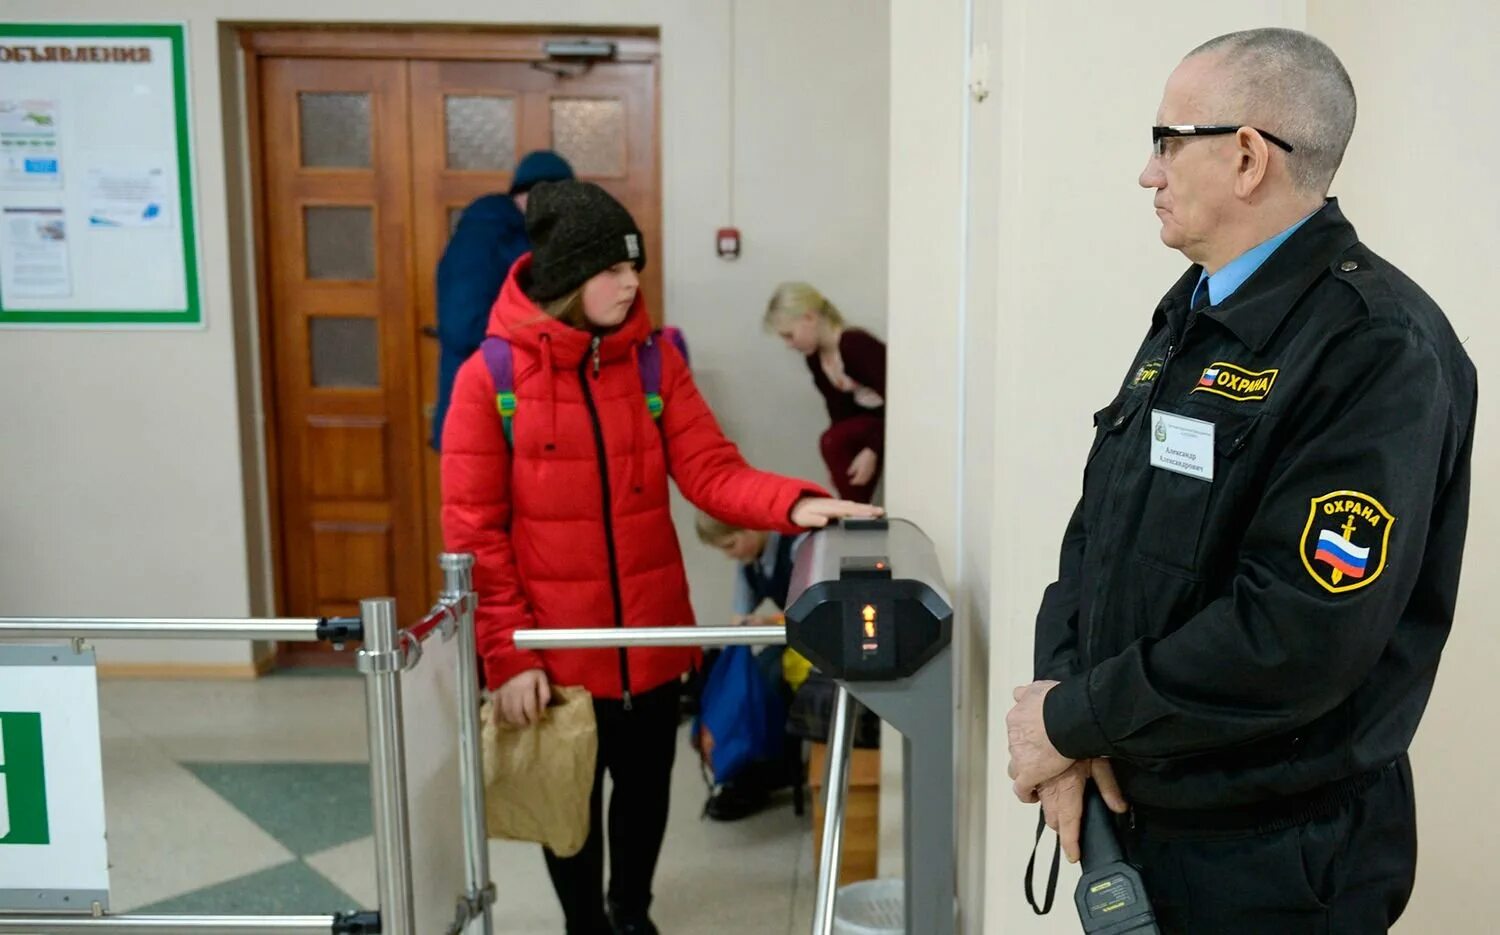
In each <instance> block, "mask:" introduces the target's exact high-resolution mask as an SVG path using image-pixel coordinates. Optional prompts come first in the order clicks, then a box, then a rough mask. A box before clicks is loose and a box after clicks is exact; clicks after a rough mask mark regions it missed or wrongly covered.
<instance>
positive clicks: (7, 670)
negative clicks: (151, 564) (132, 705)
mask: <svg viewBox="0 0 1500 935" xmlns="http://www.w3.org/2000/svg"><path fill="white" fill-rule="evenodd" d="M96 902H97V903H99V904H100V906H101V907H103V908H108V907H109V856H108V849H107V847H106V844H105V837H104V774H103V769H102V767H101V765H100V753H99V688H98V682H97V680H96V678H95V670H94V653H93V650H84V651H83V652H74V651H73V648H72V647H71V646H67V645H54V646H24V645H0V911H5V910H11V911H20V912H35V911H69V910H76V911H78V912H89V911H91V910H92V909H93V906H94V903H96Z"/></svg>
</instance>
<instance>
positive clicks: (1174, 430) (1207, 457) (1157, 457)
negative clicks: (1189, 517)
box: [1151, 409, 1214, 481]
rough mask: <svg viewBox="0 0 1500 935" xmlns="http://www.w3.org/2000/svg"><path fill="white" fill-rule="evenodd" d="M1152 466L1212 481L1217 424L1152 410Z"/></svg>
mask: <svg viewBox="0 0 1500 935" xmlns="http://www.w3.org/2000/svg"><path fill="white" fill-rule="evenodd" d="M1151 466H1152V467H1159V468H1161V469H1162V470H1164V471H1175V472H1176V473H1178V474H1186V475H1187V476H1188V477H1196V478H1197V479H1198V480H1203V481H1212V480H1213V479H1214V424H1213V423H1212V422H1204V421H1202V420H1201V419H1189V418H1188V417H1187V416H1179V415H1177V414H1175V413H1171V412H1163V411H1162V410H1160V409H1153V410H1151Z"/></svg>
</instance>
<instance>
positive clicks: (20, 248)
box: [0, 208, 73, 300]
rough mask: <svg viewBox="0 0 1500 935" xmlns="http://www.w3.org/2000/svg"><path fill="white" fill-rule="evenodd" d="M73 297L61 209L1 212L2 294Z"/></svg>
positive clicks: (18, 209) (50, 297) (65, 232)
mask: <svg viewBox="0 0 1500 935" xmlns="http://www.w3.org/2000/svg"><path fill="white" fill-rule="evenodd" d="M72 294H73V276H72V273H71V272H70V271H69V269H68V230H67V227H66V225H65V224H64V223H63V211H62V209H61V208H5V209H4V210H3V211H0V295H4V296H5V298H6V299H7V300H9V299H12V298H30V299H60V298H67V297H68V296H70V295H72Z"/></svg>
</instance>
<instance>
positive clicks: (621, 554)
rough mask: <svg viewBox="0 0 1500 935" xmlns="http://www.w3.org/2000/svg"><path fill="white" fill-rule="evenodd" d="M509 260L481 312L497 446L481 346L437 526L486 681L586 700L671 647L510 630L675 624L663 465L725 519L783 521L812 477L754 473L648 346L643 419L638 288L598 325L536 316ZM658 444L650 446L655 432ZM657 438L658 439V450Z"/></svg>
mask: <svg viewBox="0 0 1500 935" xmlns="http://www.w3.org/2000/svg"><path fill="white" fill-rule="evenodd" d="M530 265H531V261H530V257H529V256H527V257H523V258H522V259H521V260H520V261H518V262H517V263H516V264H515V267H514V268H513V269H512V270H511V275H510V278H509V279H507V280H506V283H505V287H504V288H503V289H502V290H501V292H500V297H499V299H498V300H497V301H496V302H495V307H494V310H493V311H492V312H491V315H490V327H489V333H490V334H492V335H499V336H501V337H503V338H505V339H506V340H508V341H509V342H510V343H511V347H512V351H513V359H514V362H515V375H516V376H515V383H516V386H515V393H516V413H515V416H514V418H513V420H512V423H511V429H512V436H513V439H514V444H515V450H514V452H512V451H511V448H510V446H509V445H507V444H506V440H505V434H504V431H503V429H502V426H501V422H500V416H499V414H498V412H497V411H496V405H495V387H494V384H493V382H492V380H491V379H490V374H489V370H488V369H487V368H486V367H485V363H484V358H483V353H482V352H481V353H479V354H475V355H474V356H473V357H471V358H469V360H468V361H467V362H466V363H465V364H464V365H463V367H462V368H461V369H460V370H459V371H458V378H457V381H456V382H455V383H454V387H453V403H452V408H451V409H450V410H449V413H448V419H447V423H446V425H445V427H444V431H443V460H442V476H443V538H444V540H445V543H446V546H447V549H448V551H450V552H472V553H474V554H475V556H477V559H478V561H477V563H476V564H475V566H474V586H475V589H476V590H477V591H478V592H479V611H478V615H477V618H476V625H477V629H478V637H479V650H480V653H481V655H483V656H484V659H485V676H486V681H487V683H488V684H489V685H490V687H491V688H498V687H499V686H501V685H503V684H504V683H505V682H507V681H508V680H510V679H511V678H512V677H514V676H516V675H518V674H520V673H521V672H523V671H525V670H527V669H532V668H545V669H546V671H547V674H548V677H549V678H550V679H551V681H553V682H554V683H556V684H560V685H583V686H584V687H585V688H587V689H588V690H589V692H590V693H592V694H593V695H594V696H595V697H601V698H620V697H622V694H623V691H624V689H625V688H626V687H628V689H629V691H630V692H631V693H632V694H639V693H641V692H644V691H649V690H651V689H653V688H656V687H658V686H660V685H663V684H665V683H666V682H668V681H670V680H672V679H675V678H678V677H679V676H681V675H682V673H684V672H686V671H687V670H688V669H689V668H690V667H691V666H692V665H693V663H694V662H695V661H696V659H697V658H698V651H697V650H694V649H686V648H637V649H630V650H615V649H597V650H596V649H585V650H579V649H569V650H553V651H547V652H542V653H531V652H523V651H521V650H518V649H517V648H516V646H515V640H514V638H513V634H514V632H515V631H516V630H518V629H525V628H532V627H543V628H547V629H557V628H567V627H609V626H616V627H657V626H691V625H692V624H693V622H694V621H693V609H692V605H691V604H690V603H689V601H688V584H687V574H686V572H685V571H684V569H683V565H682V551H681V548H680V547H679V545H678V542H677V533H676V530H675V529H674V528H673V525H672V515H671V512H670V508H669V502H670V501H669V499H668V492H667V475H668V474H669V473H670V474H671V476H672V477H673V478H674V479H675V480H676V481H677V484H678V486H679V487H680V488H681V489H682V492H683V493H684V494H685V495H686V496H687V498H688V499H689V500H690V501H692V502H693V503H694V504H696V505H698V506H700V507H702V508H703V509H704V510H706V511H708V512H709V513H711V514H713V515H714V516H717V517H720V518H721V519H723V520H725V521H726V522H729V523H733V524H735V525H739V526H745V527H747V528H752V529H779V530H781V531H783V532H795V531H797V530H796V527H794V526H791V525H790V522H789V516H790V513H791V509H792V506H793V505H794V504H795V503H796V502H797V500H799V499H800V498H802V497H806V496H815V497H822V496H827V494H826V493H825V492H824V491H822V490H821V489H819V488H818V487H817V486H816V485H813V484H808V483H806V482H804V481H798V480H791V479H789V478H784V477H779V476H777V475H774V474H767V473H764V472H762V471H757V470H755V469H754V468H752V467H750V466H749V465H748V464H746V463H745V460H744V458H742V457H741V456H740V453H739V451H738V450H737V449H736V448H735V446H734V445H733V444H731V443H730V442H729V441H728V440H727V439H725V438H724V435H723V433H722V432H721V431H720V430H719V426H718V423H717V422H716V421H715V420H714V416H713V413H712V412H710V411H709V408H708V405H707V404H706V403H705V402H704V401H703V397H702V396H700V395H699V394H698V389H697V387H696V386H694V385H693V380H692V377H691V375H690V374H689V372H688V368H687V364H686V362H685V361H684V360H683V359H682V356H681V354H679V353H678V351H677V349H676V348H675V347H673V346H672V345H671V343H670V342H663V345H662V348H661V352H662V397H663V399H664V401H665V407H664V409H663V411H662V416H661V425H660V427H658V426H657V425H655V424H653V422H652V419H651V415H650V413H649V412H648V411H647V409H646V401H645V395H644V390H643V389H642V387H641V377H640V371H639V369H638V366H637V363H636V360H635V355H636V349H637V348H638V347H639V346H640V344H641V343H642V342H643V341H644V340H645V339H646V338H647V337H648V336H649V335H650V332H651V325H650V323H649V319H648V318H647V316H646V310H645V307H644V305H643V304H642V303H641V301H640V300H639V299H637V301H636V305H635V307H634V308H633V309H631V312H630V316H629V317H628V318H627V319H626V320H625V323H624V324H623V325H622V326H621V327H620V328H619V329H618V330H617V331H615V332H614V333H612V334H610V335H608V336H606V337H604V338H603V339H602V340H600V341H598V342H597V343H595V340H596V339H595V338H594V337H593V336H592V335H590V334H589V333H588V332H585V331H580V330H578V329H575V328H570V327H568V326H567V325H564V324H562V323H561V322H558V321H556V320H554V319H552V318H549V317H548V316H547V315H546V314H545V313H544V312H542V311H541V309H539V308H538V307H537V306H536V305H535V304H534V303H533V302H532V301H531V300H530V299H528V298H527V297H526V294H525V292H524V291H523V289H522V287H521V286H520V285H519V284H518V280H519V281H520V282H524V281H525V278H524V277H525V276H526V273H527V270H529V268H530ZM664 440H665V445H663V441H664ZM664 448H665V450H663V449H664Z"/></svg>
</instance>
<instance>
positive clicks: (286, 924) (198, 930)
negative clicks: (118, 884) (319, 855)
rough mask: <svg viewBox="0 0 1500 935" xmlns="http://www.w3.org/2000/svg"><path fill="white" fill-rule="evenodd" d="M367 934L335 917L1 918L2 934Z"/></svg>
mask: <svg viewBox="0 0 1500 935" xmlns="http://www.w3.org/2000/svg"><path fill="white" fill-rule="evenodd" d="M343 931H364V930H363V929H346V928H343V927H340V924H339V919H338V917H336V916H101V917H94V916H86V915H78V916H67V915H55V916H53V915H38V916H9V915H7V916H0V932H6V933H10V932H14V933H18V935H19V933H23V932H24V933H27V935H35V933H37V932H59V933H60V932H87V933H94V932H131V933H135V935H146V933H149V935H202V933H207V932H215V933H219V932H233V933H235V935H329V933H331V932H343Z"/></svg>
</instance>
